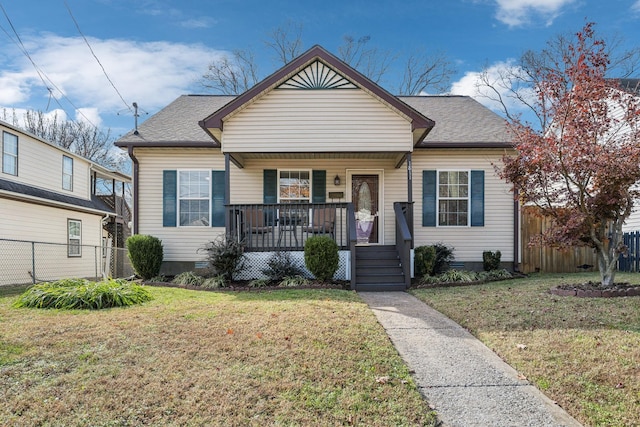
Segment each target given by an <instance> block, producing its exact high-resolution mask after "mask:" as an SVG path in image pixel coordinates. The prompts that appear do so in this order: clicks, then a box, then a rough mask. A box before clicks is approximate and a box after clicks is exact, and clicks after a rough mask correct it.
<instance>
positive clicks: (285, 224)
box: [226, 202, 413, 290]
mask: <svg viewBox="0 0 640 427" xmlns="http://www.w3.org/2000/svg"><path fill="white" fill-rule="evenodd" d="M354 206H355V205H354V203H351V202H349V203H270V204H232V205H227V207H226V232H227V236H228V238H233V239H235V240H236V241H237V242H241V243H242V244H243V245H244V247H245V250H246V251H247V252H248V255H250V258H251V256H252V255H251V254H255V256H253V258H255V259H256V260H261V261H260V262H264V260H265V258H264V256H262V255H259V254H260V253H269V252H279V251H290V252H298V253H300V255H301V254H302V252H303V251H304V245H305V242H306V241H307V240H308V239H309V238H310V237H312V236H328V237H330V238H331V239H333V240H334V241H335V242H336V244H337V246H338V250H339V251H340V252H341V253H342V254H343V258H344V259H345V260H346V261H347V262H346V264H347V265H346V266H345V268H346V271H345V273H346V274H345V278H346V279H347V280H349V281H350V282H351V288H352V289H354V290H355V289H359V290H363V289H369V290H371V289H374V288H375V289H377V288H381V287H386V288H385V290H389V289H392V288H393V289H406V288H407V287H408V286H409V284H410V280H411V268H410V266H411V249H412V247H413V237H412V236H413V231H412V229H413V220H412V219H413V206H412V203H409V202H395V203H394V204H393V211H394V222H395V244H393V245H375V244H371V243H370V242H369V240H370V239H371V231H372V228H373V222H374V219H373V218H369V219H367V218H361V217H360V218H359V217H358V214H357V210H356V209H355V208H354ZM365 249H367V250H366V251H365ZM265 255H266V254H265ZM370 282H373V283H370ZM363 286H366V288H365V287H363Z"/></svg>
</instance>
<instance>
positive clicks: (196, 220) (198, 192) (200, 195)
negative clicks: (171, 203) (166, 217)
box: [178, 171, 211, 227]
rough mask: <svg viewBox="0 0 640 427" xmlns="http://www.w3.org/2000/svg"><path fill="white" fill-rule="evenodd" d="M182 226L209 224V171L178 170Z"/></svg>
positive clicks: (179, 214)
mask: <svg viewBox="0 0 640 427" xmlns="http://www.w3.org/2000/svg"><path fill="white" fill-rule="evenodd" d="M178 189H179V191H178V209H179V212H178V217H179V218H180V226H182V227H192V226H209V224H210V223H211V219H210V213H209V212H210V211H209V206H210V203H211V202H210V198H211V176H210V172H209V171H179V172H178Z"/></svg>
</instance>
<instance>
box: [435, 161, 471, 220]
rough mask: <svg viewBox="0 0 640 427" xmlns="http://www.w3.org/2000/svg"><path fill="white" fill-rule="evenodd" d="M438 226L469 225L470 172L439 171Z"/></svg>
mask: <svg viewBox="0 0 640 427" xmlns="http://www.w3.org/2000/svg"><path fill="white" fill-rule="evenodd" d="M437 206H438V225H442V226H467V225H469V171H438V204H437Z"/></svg>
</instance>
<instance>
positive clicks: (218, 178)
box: [211, 171, 227, 227]
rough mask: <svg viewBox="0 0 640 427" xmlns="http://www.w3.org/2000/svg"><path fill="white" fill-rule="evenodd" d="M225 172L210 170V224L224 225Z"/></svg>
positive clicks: (215, 225) (213, 225) (214, 225)
mask: <svg viewBox="0 0 640 427" xmlns="http://www.w3.org/2000/svg"><path fill="white" fill-rule="evenodd" d="M226 188H227V186H226V183H225V172H224V171H211V226H212V227H224V218H225V208H224V200H225V197H224V196H225V191H226Z"/></svg>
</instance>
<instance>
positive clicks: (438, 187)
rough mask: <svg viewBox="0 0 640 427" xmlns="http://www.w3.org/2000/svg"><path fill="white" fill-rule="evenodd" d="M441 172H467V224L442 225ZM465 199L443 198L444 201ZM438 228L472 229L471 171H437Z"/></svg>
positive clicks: (461, 198)
mask: <svg viewBox="0 0 640 427" xmlns="http://www.w3.org/2000/svg"><path fill="white" fill-rule="evenodd" d="M440 172H467V197H466V199H467V224H466V225H440V200H441V199H440ZM463 199H464V197H443V198H442V200H463ZM436 227H440V228H456V229H460V228H471V169H437V170H436Z"/></svg>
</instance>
